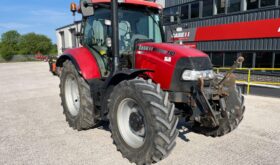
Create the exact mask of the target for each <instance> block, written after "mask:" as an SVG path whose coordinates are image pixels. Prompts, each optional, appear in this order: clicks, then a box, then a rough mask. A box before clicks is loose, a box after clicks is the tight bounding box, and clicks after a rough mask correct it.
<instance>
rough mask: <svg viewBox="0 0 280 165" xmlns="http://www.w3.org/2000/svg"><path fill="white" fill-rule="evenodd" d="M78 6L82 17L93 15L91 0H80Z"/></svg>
mask: <svg viewBox="0 0 280 165" xmlns="http://www.w3.org/2000/svg"><path fill="white" fill-rule="evenodd" d="M80 8H81V13H82V15H83V17H88V16H91V15H94V8H93V5H92V2H91V0H81V2H80Z"/></svg>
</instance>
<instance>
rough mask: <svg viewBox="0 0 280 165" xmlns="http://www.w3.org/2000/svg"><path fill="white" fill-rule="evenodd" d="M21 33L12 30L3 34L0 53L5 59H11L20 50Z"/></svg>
mask: <svg viewBox="0 0 280 165" xmlns="http://www.w3.org/2000/svg"><path fill="white" fill-rule="evenodd" d="M20 37H21V36H20V34H19V33H18V32H17V31H15V30H11V31H8V32H6V33H3V34H2V36H1V46H0V55H1V56H2V57H3V58H4V59H5V60H10V59H11V58H12V57H13V55H15V54H17V53H18V51H19V41H20Z"/></svg>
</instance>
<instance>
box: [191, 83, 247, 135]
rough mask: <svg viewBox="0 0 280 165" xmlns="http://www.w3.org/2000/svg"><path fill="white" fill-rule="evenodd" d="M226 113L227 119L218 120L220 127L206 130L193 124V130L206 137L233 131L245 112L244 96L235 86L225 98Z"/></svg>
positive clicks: (198, 124) (206, 128) (197, 124)
mask: <svg viewBox="0 0 280 165" xmlns="http://www.w3.org/2000/svg"><path fill="white" fill-rule="evenodd" d="M225 103H226V113H227V115H228V118H226V117H223V118H220V119H219V123H220V125H219V126H218V127H217V128H208V127H203V126H200V123H195V124H194V126H193V130H194V131H195V132H197V133H200V134H204V135H206V136H212V137H219V136H223V135H226V134H228V133H230V132H232V131H233V130H235V129H236V128H237V127H238V125H239V124H240V122H241V121H242V119H243V115H244V112H245V105H244V96H243V95H242V94H241V90H238V88H237V87H236V86H234V87H233V88H231V89H230V90H229V96H227V97H226V98H225Z"/></svg>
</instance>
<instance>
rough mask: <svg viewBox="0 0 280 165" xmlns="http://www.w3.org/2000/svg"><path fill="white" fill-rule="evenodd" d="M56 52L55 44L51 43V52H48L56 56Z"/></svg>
mask: <svg viewBox="0 0 280 165" xmlns="http://www.w3.org/2000/svg"><path fill="white" fill-rule="evenodd" d="M57 54H58V52H57V45H56V44H53V45H52V49H51V52H50V55H52V56H57Z"/></svg>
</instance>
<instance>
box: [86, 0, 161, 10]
mask: <svg viewBox="0 0 280 165" xmlns="http://www.w3.org/2000/svg"><path fill="white" fill-rule="evenodd" d="M123 1H124V2H123V3H127V4H131V5H140V6H146V7H151V8H156V9H162V6H161V5H160V4H157V3H156V2H152V1H147V0H123ZM91 2H92V3H94V4H95V3H110V2H111V0H91Z"/></svg>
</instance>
